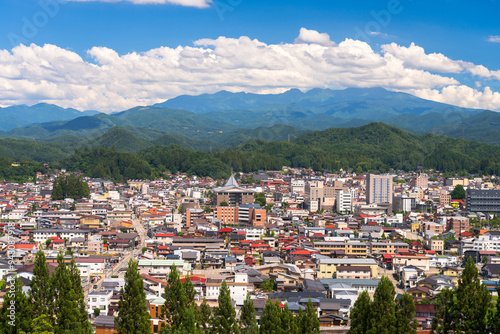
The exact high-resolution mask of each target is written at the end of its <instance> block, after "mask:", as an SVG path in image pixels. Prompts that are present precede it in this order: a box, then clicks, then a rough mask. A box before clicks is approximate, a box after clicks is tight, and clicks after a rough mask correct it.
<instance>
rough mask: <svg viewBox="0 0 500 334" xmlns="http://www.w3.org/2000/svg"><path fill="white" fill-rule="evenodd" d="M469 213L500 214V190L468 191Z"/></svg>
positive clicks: (466, 200) (467, 203)
mask: <svg viewBox="0 0 500 334" xmlns="http://www.w3.org/2000/svg"><path fill="white" fill-rule="evenodd" d="M465 203H466V207H467V211H469V212H495V213H499V212H500V190H496V189H489V190H477V189H467V196H466V199H465Z"/></svg>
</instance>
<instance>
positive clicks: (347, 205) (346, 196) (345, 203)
mask: <svg viewBox="0 0 500 334" xmlns="http://www.w3.org/2000/svg"><path fill="white" fill-rule="evenodd" d="M336 207H337V211H338V212H342V213H344V212H351V211H352V196H351V192H350V191H344V190H340V191H339V192H337V199H336Z"/></svg>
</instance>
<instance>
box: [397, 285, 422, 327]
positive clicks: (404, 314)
mask: <svg viewBox="0 0 500 334" xmlns="http://www.w3.org/2000/svg"><path fill="white" fill-rule="evenodd" d="M415 314H416V313H415V302H414V301H413V298H412V297H411V296H410V295H409V294H407V293H405V294H403V295H402V296H401V298H399V299H397V300H396V328H397V330H396V333H400V334H417V326H418V322H417V320H416V319H415Z"/></svg>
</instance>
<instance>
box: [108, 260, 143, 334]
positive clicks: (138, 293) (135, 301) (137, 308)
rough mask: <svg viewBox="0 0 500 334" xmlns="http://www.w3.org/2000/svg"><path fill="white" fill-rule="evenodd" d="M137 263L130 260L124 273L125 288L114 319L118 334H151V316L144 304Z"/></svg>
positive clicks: (141, 282)
mask: <svg viewBox="0 0 500 334" xmlns="http://www.w3.org/2000/svg"><path fill="white" fill-rule="evenodd" d="M143 284H144V283H143V280H142V277H141V275H140V274H139V270H138V267H137V262H135V261H134V260H132V259H130V261H129V262H128V266H127V271H126V272H125V286H124V287H123V288H122V289H121V295H120V300H119V301H118V316H117V317H115V325H116V331H117V332H118V334H149V333H151V322H150V319H151V316H150V314H149V311H148V307H147V304H146V293H145V292H144V285H143Z"/></svg>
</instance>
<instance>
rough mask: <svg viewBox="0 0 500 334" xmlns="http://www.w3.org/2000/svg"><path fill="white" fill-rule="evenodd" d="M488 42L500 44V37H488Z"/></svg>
mask: <svg viewBox="0 0 500 334" xmlns="http://www.w3.org/2000/svg"><path fill="white" fill-rule="evenodd" d="M488 42H493V43H500V36H490V37H488Z"/></svg>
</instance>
